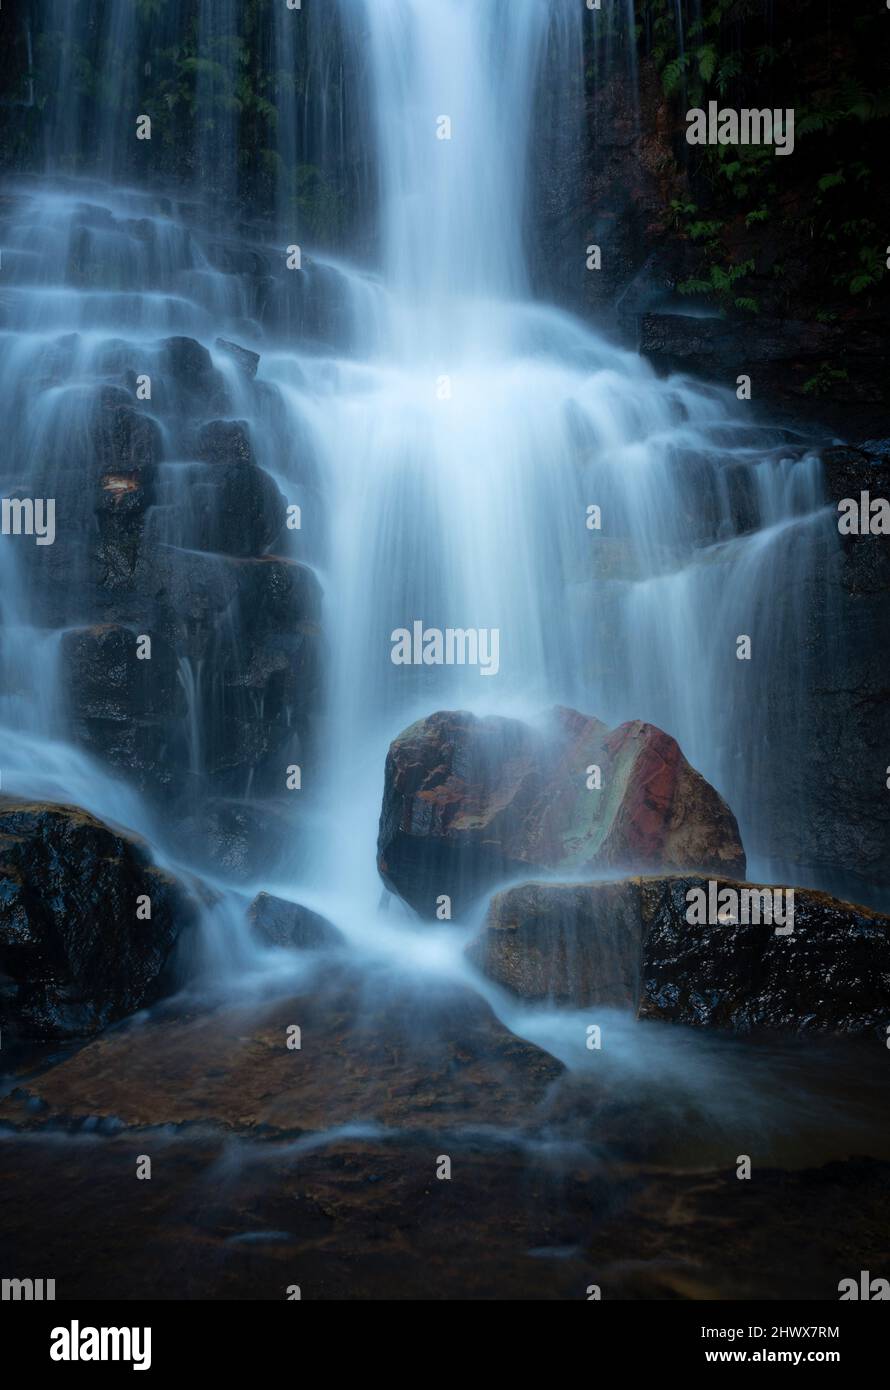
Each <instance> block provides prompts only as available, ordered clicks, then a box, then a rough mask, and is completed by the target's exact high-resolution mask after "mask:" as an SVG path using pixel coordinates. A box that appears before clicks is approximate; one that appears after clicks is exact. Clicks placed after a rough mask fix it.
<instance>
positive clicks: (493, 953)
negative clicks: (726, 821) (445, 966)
mask: <svg viewBox="0 0 890 1390" xmlns="http://www.w3.org/2000/svg"><path fill="white" fill-rule="evenodd" d="M709 885H711V886H710V894H711V898H712V900H713V902H715V903H721V899H720V894H721V892H722V891H723V889H725V888H731V889H733V890H735V891H737V892H739V893H740V894H741V893H743V892H748V893H752V894H756V895H757V898H756V899H754V898H751V899H750V900H749V910H748V912H747V920H746V912H745V907H744V901H745V900H743V899H741V898H740V900H739V904H738V910H734V909H733V908H732V907H729V908H724V907H722V906H721V910H720V911H719V913H716V914H714V918H715V919H714V920H712V921H711V922H710V923H705V924H703V925H700V924H697V923H695V922H693V923H690V922H689V921H688V920H687V910H688V909H689V908H690V906H691V903H692V902H693V901H694V899H692V898H690V897H689V895H690V894H691V893H693V892H694V891H696V890H698V891H700V892H703V893H704V895H705V898H707V896H708V893H709ZM776 891H782V892H784V891H786V890H774V889H772V888H766V887H765V886H764V885H762V884H747V883H731V882H728V881H726V880H719V879H713V880H709V879H706V878H703V877H701V876H698V875H683V876H671V877H667V878H645V877H644V878H632V879H626V880H623V881H618V882H600V883H587V884H560V883H524V884H521V885H518V886H517V887H514V888H509V889H506V890H505V891H504V892H502V893H498V894H497V895H496V896H495V897H494V898H493V899H492V901H491V904H490V906H489V910H488V915H487V918H486V921H485V925H484V928H483V930H482V932H481V934H480V936H479V937H478V938H477V939H476V940H475V941H474V942H472V943H471V945H470V947H469V950H468V954H469V956H470V958H471V959H472V960H473V961H474V963H475V964H477V965H478V966H479V968H480V969H481V970H483V971H484V973H485V974H487V975H488V976H490V977H491V978H492V979H494V980H496V981H497V982H498V983H499V984H501V985H503V986H504V987H505V988H507V989H509V990H511V991H512V992H513V993H515V994H518V995H520V996H521V997H522V998H524V999H528V1000H530V1001H535V1002H542V1001H545V1000H549V1001H554V1002H558V1003H561V1004H570V1005H574V1006H576V1007H581V1008H583V1007H587V1006H590V1005H599V1006H608V1007H626V1008H629V1009H632V1010H634V1011H635V1012H636V1013H637V1014H638V1016H639V1017H640V1018H646V1019H659V1020H661V1021H663V1022H670V1023H683V1024H688V1025H692V1026H695V1027H708V1028H721V1029H727V1030H732V1031H733V1032H737V1033H754V1032H791V1033H847V1034H869V1033H875V1034H877V1035H879V1036H881V1037H884V1036H885V1034H886V1028H887V1026H888V1024H890V919H888V918H886V917H881V916H878V915H877V914H876V913H873V912H871V911H870V910H869V909H867V908H862V907H857V906H856V905H854V904H852V903H845V902H841V901H840V900H839V899H836V898H830V897H828V896H827V895H826V894H824V893H819V892H816V891H815V890H812V889H804V888H797V889H795V890H794V900H793V901H794V914H793V922H791V923H790V924H791V925H792V926H793V930H792V931H791V932H790V933H785V932H784V930H783V931H782V932H777V930H776V926H777V925H782V927H783V929H784V927H786V926H787V925H788V923H786V922H784V920H783V921H782V923H781V924H780V922H779V919H778V917H774V918H773V920H772V921H769V920H764V919H765V918H766V915H767V914H766V912H765V911H764V905H765V903H766V899H764V898H763V896H762V895H763V894H764V893H770V894H773V893H774V892H776ZM772 901H775V900H774V899H772ZM785 901H786V900H785V899H784V898H782V899H781V900H780V906H781V907H782V908H783V910H784V904H785ZM757 906H759V911H760V920H759V921H757V920H756V911H755V907H757Z"/></svg>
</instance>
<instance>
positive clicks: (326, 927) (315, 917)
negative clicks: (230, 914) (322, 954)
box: [247, 893, 345, 951]
mask: <svg viewBox="0 0 890 1390" xmlns="http://www.w3.org/2000/svg"><path fill="white" fill-rule="evenodd" d="M247 919H248V921H249V922H250V925H251V927H252V928H253V931H254V933H255V934H256V935H257V936H258V937H259V938H260V940H262V941H263V942H264V943H265V944H266V945H267V946H285V947H288V948H290V949H292V950H296V951H317V950H323V949H324V948H325V947H327V946H339V945H341V944H342V943H343V941H344V939H345V938H344V936H343V933H342V932H341V931H339V930H338V929H337V928H336V927H335V926H334V925H333V924H332V923H331V922H329V921H328V920H327V918H326V917H322V916H321V914H320V913H318V912H311V911H310V909H309V908H308V907H303V906H302V905H301V904H300V903H291V902H287V900H286V899H284V898H276V897H273V895H272V894H271V893H258V894H257V896H256V897H255V898H254V900H253V902H252V903H251V904H250V907H249V908H248V909H247Z"/></svg>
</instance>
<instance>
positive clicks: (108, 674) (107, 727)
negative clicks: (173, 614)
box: [61, 623, 188, 792]
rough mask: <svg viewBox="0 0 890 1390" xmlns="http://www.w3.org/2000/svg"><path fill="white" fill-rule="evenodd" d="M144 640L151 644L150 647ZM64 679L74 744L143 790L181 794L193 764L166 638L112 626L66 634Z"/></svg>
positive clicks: (183, 703) (173, 658)
mask: <svg viewBox="0 0 890 1390" xmlns="http://www.w3.org/2000/svg"><path fill="white" fill-rule="evenodd" d="M140 637H143V638H144V637H148V638H150V641H151V647H150V656H149V657H148V658H143V659H140V657H139V655H138V652H139V651H140V650H143V651H147V650H149V649H148V648H147V647H146V645H145V643H144V642H143V643H140V640H139V639H140ZM61 671H62V681H63V685H64V688H65V690H66V692H67V710H68V718H69V720H70V724H71V729H72V732H73V734H74V737H75V739H76V740H77V742H78V743H79V744H80V745H81V747H83V748H86V749H87V750H88V751H89V752H91V753H92V754H93V755H94V756H96V757H98V758H101V759H102V760H104V761H105V762H106V763H108V764H109V765H110V766H112V767H114V768H116V769H118V770H119V771H120V772H121V773H122V774H124V775H126V776H128V777H129V778H130V780H131V781H133V782H135V784H136V785H137V786H139V787H140V788H141V789H142V790H152V791H155V792H159V791H161V790H168V789H171V788H173V789H176V788H177V785H178V780H179V779H178V776H177V769H178V768H181V767H182V766H183V764H184V763H185V764H187V762H188V747H187V744H186V740H185V729H184V720H185V718H186V713H187V710H186V699H185V691H184V689H183V686H182V682H181V680H180V679H179V676H178V672H177V663H176V655H175V653H174V652H173V650H172V648H171V647H170V646H169V644H168V643H167V642H165V641H164V639H163V637H161V636H159V635H157V634H155V635H152V634H151V633H136V632H133V631H131V630H130V629H129V628H125V627H122V626H120V625H117V624H113V623H106V624H102V625H99V626H97V627H90V628H80V629H73V630H69V631H68V632H66V633H65V634H64V635H63V637H62V663H61Z"/></svg>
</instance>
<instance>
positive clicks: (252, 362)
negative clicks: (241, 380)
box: [216, 338, 260, 381]
mask: <svg viewBox="0 0 890 1390" xmlns="http://www.w3.org/2000/svg"><path fill="white" fill-rule="evenodd" d="M216 346H217V347H218V348H219V350H220V352H224V353H226V354H227V356H229V357H231V358H233V359H234V360H235V362H236V363H237V364H238V366H239V367H240V368H241V370H242V372H244V374H245V376H248V377H250V379H251V381H252V380H253V378H254V377H255V376H256V373H257V367H258V366H259V365H260V354H259V353H258V352H251V350H250V348H246V347H241V345H240V344H239V343H231V342H229V340H228V338H217V340H216Z"/></svg>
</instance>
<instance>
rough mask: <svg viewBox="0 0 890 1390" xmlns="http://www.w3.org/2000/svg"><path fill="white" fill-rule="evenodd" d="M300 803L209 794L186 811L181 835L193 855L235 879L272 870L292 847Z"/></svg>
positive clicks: (239, 879) (242, 879)
mask: <svg viewBox="0 0 890 1390" xmlns="http://www.w3.org/2000/svg"><path fill="white" fill-rule="evenodd" d="M298 812H299V806H297V805H295V804H294V803H293V802H286V803H282V802H274V801H258V800H256V799H252V800H250V801H247V800H246V799H243V798H236V797H231V798H227V797H221V796H210V797H206V799H205V798H202V800H201V803H200V805H199V806H198V808H197V809H195V810H193V811H190V812H188V813H186V814H185V815H184V817H183V819H182V822H181V827H180V830H181V835H182V837H183V838H184V839H185V841H186V842H187V843H188V844H189V845H190V846H191V847H192V851H193V853H194V854H195V856H196V858H197V859H199V860H200V861H201V862H202V863H205V864H207V865H209V866H210V867H212V868H213V869H215V870H216V871H217V872H218V873H220V874H223V875H224V876H225V877H226V878H229V879H233V880H235V881H237V882H244V881H245V880H246V881H248V882H254V881H255V880H256V878H257V877H258V876H259V875H261V874H263V873H266V872H269V873H271V872H273V871H274V869H275V867H276V866H277V865H278V864H279V863H280V862H281V855H282V854H283V853H284V851H285V849H290V850H291V851H293V847H294V842H295V838H296V835H297V830H298Z"/></svg>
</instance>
